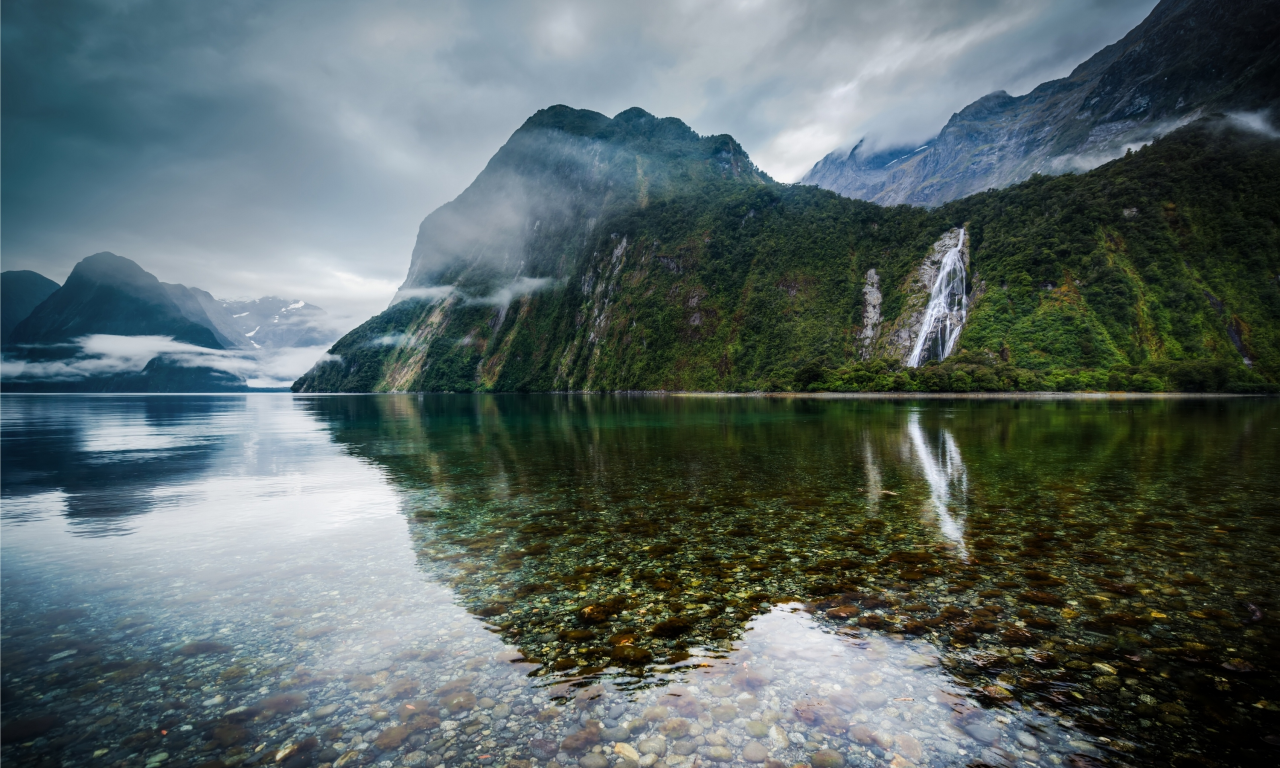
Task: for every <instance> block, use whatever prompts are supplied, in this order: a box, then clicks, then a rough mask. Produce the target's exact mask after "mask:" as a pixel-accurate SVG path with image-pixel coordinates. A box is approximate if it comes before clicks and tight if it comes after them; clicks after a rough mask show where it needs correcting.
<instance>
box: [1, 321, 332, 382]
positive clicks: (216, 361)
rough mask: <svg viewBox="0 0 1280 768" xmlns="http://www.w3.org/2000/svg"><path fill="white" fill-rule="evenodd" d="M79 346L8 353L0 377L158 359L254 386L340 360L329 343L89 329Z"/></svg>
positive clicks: (72, 376)
mask: <svg viewBox="0 0 1280 768" xmlns="http://www.w3.org/2000/svg"><path fill="white" fill-rule="evenodd" d="M58 346H60V347H73V348H77V351H76V352H75V353H74V354H73V355H72V356H71V357H67V358H64V359H61V360H44V361H30V360H18V359H11V358H7V357H6V358H5V359H4V360H3V361H0V378H3V379H4V380H6V381H75V380H79V379H85V378H89V377H93V376H111V375H114V374H120V373H138V372H139V371H141V370H142V369H143V368H145V367H146V366H147V363H149V362H151V361H152V360H154V359H156V358H160V359H163V360H164V361H165V362H168V363H171V364H175V365H179V366H182V367H185V368H212V369H214V370H217V371H223V372H225V373H229V374H232V375H233V376H237V377H240V378H242V379H244V380H245V383H246V384H248V386H250V387H285V386H288V385H290V384H292V383H293V381H294V380H295V379H297V378H298V376H301V375H302V374H303V373H305V372H306V371H307V370H308V369H310V368H311V366H312V365H314V364H315V363H316V361H317V360H320V361H325V360H329V359H336V358H335V357H334V356H332V355H328V354H326V353H325V350H326V348H327V347H326V346H315V347H287V348H283V349H271V350H229V349H208V348H205V347H197V346H195V345H192V344H185V343H183V342H180V341H174V340H173V339H172V338H171V337H169V336H113V335H110V334H91V335H89V336H82V337H80V338H78V339H76V340H75V342H74V343H73V344H70V345H65V344H64V345H58Z"/></svg>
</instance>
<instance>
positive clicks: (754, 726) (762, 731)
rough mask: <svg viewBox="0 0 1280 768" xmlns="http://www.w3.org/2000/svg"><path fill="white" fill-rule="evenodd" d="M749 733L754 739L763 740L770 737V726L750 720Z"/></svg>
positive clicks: (748, 722) (748, 723) (748, 724)
mask: <svg viewBox="0 0 1280 768" xmlns="http://www.w3.org/2000/svg"><path fill="white" fill-rule="evenodd" d="M747 733H749V734H751V736H752V737H753V738H756V739H762V738H764V737H765V736H768V735H769V726H767V725H765V724H764V723H763V722H761V721H759V720H749V721H747Z"/></svg>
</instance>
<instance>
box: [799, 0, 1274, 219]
mask: <svg viewBox="0 0 1280 768" xmlns="http://www.w3.org/2000/svg"><path fill="white" fill-rule="evenodd" d="M1277 40H1280V3H1275V2H1265V3H1259V2H1253V1H1252V0H1161V2H1160V3H1159V4H1158V5H1157V6H1156V7H1155V9H1154V10H1152V11H1151V13H1150V14H1149V15H1148V16H1147V18H1146V19H1144V20H1143V21H1142V23H1140V24H1139V25H1138V26H1136V27H1134V28H1133V29H1132V30H1131V31H1130V32H1129V33H1128V34H1126V35H1125V36H1124V38H1122V39H1121V40H1119V41H1117V42H1116V43H1113V44H1112V45H1109V46H1107V47H1106V48H1103V49H1102V50H1101V51H1099V52H1098V53H1096V54H1094V55H1093V56H1091V57H1090V58H1089V59H1088V60H1087V61H1085V62H1084V63H1082V64H1080V65H1079V66H1077V67H1076V68H1075V70H1074V71H1072V73H1071V74H1070V75H1069V76H1068V77H1065V78H1061V79H1058V80H1051V81H1048V82H1045V83H1041V84H1040V85H1038V86H1036V88H1034V89H1033V90H1032V91H1031V92H1030V93H1027V94H1025V95H1023V96H1010V95H1009V94H1008V93H1006V92H1004V91H996V92H994V93H989V94H987V95H985V96H983V97H982V98H980V99H978V100H976V101H974V102H973V103H971V104H969V105H968V106H966V107H965V108H964V109H961V110H960V111H959V112H957V113H955V114H954V115H952V116H951V119H950V120H949V121H948V122H947V124H946V125H945V126H944V127H943V129H942V131H941V132H940V133H939V134H938V136H937V137H935V138H934V139H932V140H931V141H929V142H927V144H929V149H928V151H926V152H921V153H919V154H918V155H912V156H911V157H910V158H904V159H902V161H900V162H894V163H892V164H888V163H886V164H881V163H877V162H867V160H866V159H865V158H860V157H859V156H855V154H853V153H850V154H849V156H848V157H845V156H844V155H845V153H844V152H843V151H841V152H833V153H831V154H829V155H828V156H827V157H825V158H823V159H822V160H820V161H819V162H818V163H817V164H815V165H814V167H813V168H812V169H810V171H809V172H808V173H807V174H805V176H804V178H803V179H802V181H803V182H805V183H809V184H817V185H818V186H821V187H823V188H826V189H830V190H832V191H834V192H838V193H840V194H842V195H845V196H847V197H853V198H856V199H862V200H870V201H872V202H876V203H881V204H883V205H896V204H900V203H910V204H915V205H929V206H934V205H940V204H942V203H944V202H947V201H948V200H953V199H956V198H960V197H964V196H966V195H969V194H972V193H974V192H980V191H982V190H985V189H990V188H993V187H995V188H1000V187H1005V186H1008V185H1010V184H1014V183H1017V182H1019V181H1023V180H1025V179H1027V178H1029V177H1031V176H1032V175H1033V174H1036V173H1047V174H1053V173H1067V172H1074V171H1082V170H1088V169H1090V168H1093V167H1096V166H1098V165H1100V164H1102V163H1104V162H1106V161H1108V160H1112V159H1115V158H1117V157H1120V156H1122V155H1123V154H1124V153H1125V150H1126V149H1127V148H1131V147H1133V146H1136V145H1139V144H1143V143H1147V142H1150V141H1151V140H1152V139H1153V138H1155V137H1156V136H1158V135H1161V134H1163V133H1167V132H1168V131H1170V130H1172V129H1173V128H1176V127H1177V126H1179V125H1183V124H1186V123H1188V122H1191V121H1192V120H1195V119H1196V118H1197V117H1200V116H1201V115H1205V114H1209V113H1212V112H1225V111H1233V110H1234V111H1252V110H1259V109H1265V108H1272V107H1274V106H1276V105H1277V104H1280V43H1277V42H1276V41H1277ZM855 152H856V149H855ZM860 159H861V161H860Z"/></svg>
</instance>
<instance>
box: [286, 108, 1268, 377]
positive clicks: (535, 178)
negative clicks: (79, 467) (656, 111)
mask: <svg viewBox="0 0 1280 768" xmlns="http://www.w3.org/2000/svg"><path fill="white" fill-rule="evenodd" d="M561 109H564V110H565V111H564V112H562V113H560V114H559V115H557V116H556V117H557V118H558V119H559V120H560V121H561V122H562V123H563V124H562V125H557V126H552V127H550V128H548V127H546V126H545V125H544V126H538V128H537V131H536V133H535V135H534V136H532V137H522V135H521V134H522V132H525V131H526V129H527V128H528V125H526V128H522V129H521V131H518V132H517V134H516V135H515V136H513V138H512V141H511V142H509V143H508V145H507V146H506V147H504V148H503V150H502V151H501V152H499V154H498V155H497V156H495V158H494V160H493V161H492V162H491V163H490V166H489V167H488V168H486V170H485V172H484V174H482V175H481V178H479V179H477V181H476V183H475V184H473V185H472V187H471V188H469V189H468V190H467V192H466V193H464V195H463V196H460V197H459V199H458V201H455V203H451V204H450V206H455V210H454V211H453V212H452V213H451V214H450V215H451V216H452V220H451V221H450V222H449V227H448V228H442V227H440V226H438V224H439V221H438V220H439V219H444V218H446V217H444V216H439V215H438V214H440V211H437V213H436V214H432V216H431V217H428V219H427V220H426V221H425V222H424V223H423V231H422V232H420V235H419V243H418V248H417V249H415V254H414V265H413V267H412V268H411V270H410V280H409V281H406V285H405V288H404V289H402V295H401V297H400V298H404V299H405V300H404V301H401V302H400V303H397V304H395V305H394V306H393V307H391V308H390V309H389V310H388V311H386V312H384V313H383V314H381V315H379V316H378V317H376V318H373V319H372V320H370V321H368V322H367V323H365V324H364V325H362V326H360V327H359V328H357V329H356V330H354V331H352V332H351V333H349V334H348V335H347V336H345V337H344V338H343V339H342V340H340V341H339V342H338V343H337V344H335V345H334V347H333V348H332V349H331V350H330V354H331V356H332V358H330V359H327V360H326V361H323V362H321V363H318V364H317V365H316V367H315V368H314V369H313V370H312V371H310V372H309V373H308V374H306V375H305V376H303V377H302V378H300V379H299V380H298V382H297V383H296V384H295V385H294V390H295V391H306V392H325V391H348V392H350V391H357V392H358V391H391V390H397V391H413V390H426V391H473V390H490V391H545V390H726V391H754V390H772V391H788V390H812V389H835V390H868V389H875V390H923V391H938V390H969V389H987V390H1005V389H1045V388H1065V389H1075V388H1093V389H1102V388H1112V389H1121V388H1123V389H1129V388H1134V389H1213V390H1219V389H1231V388H1234V389H1245V390H1251V389H1259V388H1263V389H1265V388H1267V387H1268V386H1269V385H1274V384H1275V383H1276V382H1277V381H1278V380H1280V379H1278V377H1280V358H1278V357H1277V352H1280V350H1278V349H1277V341H1278V340H1277V336H1276V334H1277V331H1278V329H1280V284H1278V283H1277V273H1278V272H1280V188H1278V185H1280V142H1277V141H1275V140H1273V139H1268V138H1266V137H1263V136H1261V135H1259V134H1256V133H1249V132H1246V131H1243V130H1241V129H1239V128H1237V127H1233V124H1232V123H1230V122H1229V121H1226V120H1223V119H1220V118H1219V119H1212V120H1204V121H1201V122H1199V123H1196V124H1194V125H1193V126H1189V127H1187V128H1184V129H1182V130H1180V131H1177V132H1175V133H1174V134H1171V135H1170V136H1168V137H1165V138H1164V139H1162V140H1159V141H1157V142H1156V143H1155V144H1153V145H1151V146H1149V147H1147V148H1144V149H1143V150H1141V151H1139V152H1137V153H1133V154H1132V155H1130V156H1127V157H1125V158H1122V159H1120V160H1117V161H1114V162H1112V163H1110V164H1108V165H1106V166H1103V167H1101V168H1098V169H1096V170H1094V171H1092V172H1090V173H1088V174H1084V175H1079V176H1073V175H1068V176H1061V177H1056V178H1052V179H1049V178H1042V177H1035V178H1033V179H1031V180H1030V181H1027V182H1025V183H1023V184H1021V185H1019V186H1017V187H1013V188H1010V189H1007V190H1003V191H998V192H988V193H983V194H979V195H975V196H972V197H969V198H966V199H964V200H960V201H956V202H954V203H951V204H949V205H947V206H944V207H942V208H940V209H936V210H932V211H929V210H924V209H919V208H910V207H907V206H899V207H894V208H883V207H880V206H877V205H874V204H870V203H865V202H859V201H853V200H849V199H847V198H842V197H840V196H838V195H836V194H834V193H831V192H827V191H824V190H821V189H818V188H815V187H802V186H790V185H781V184H776V183H773V182H771V181H770V180H768V179H767V178H766V177H764V176H763V175H762V174H759V173H758V172H757V171H755V169H754V168H753V167H752V166H751V165H750V161H749V160H748V159H747V157H746V155H745V153H742V151H741V148H740V147H738V146H737V144H736V143H734V142H733V140H732V139H730V138H729V137H713V138H701V139H699V138H697V137H696V136H693V135H692V131H688V129H687V128H684V131H682V132H680V133H679V134H678V136H679V138H678V139H665V138H664V139H662V140H655V139H654V138H653V137H652V136H650V135H646V133H645V129H644V126H653V125H654V124H657V123H659V122H662V123H666V121H657V120H656V119H655V118H652V117H651V116H648V115H646V114H645V113H643V112H641V111H640V110H629V111H628V112H626V113H623V115H619V116H618V118H615V119H614V120H613V121H608V119H607V118H603V117H602V116H595V117H590V118H589V119H587V118H580V117H579V116H581V115H586V116H590V115H594V113H579V112H576V111H573V110H567V108H561ZM544 112H550V110H547V111H544ZM539 114H540V115H543V114H544V113H539ZM624 116H628V119H627V120H624ZM569 118H573V119H572V120H570V119H569ZM620 120H621V121H623V123H624V125H623V126H621V127H612V126H613V124H615V123H618V122H619V121H620ZM530 122H531V123H532V122H534V121H533V120H531V121H530ZM673 123H678V121H672V122H671V123H667V125H669V126H670V125H672V124H673ZM581 124H587V128H586V129H580V128H579V127H578V126H580V125H581ZM636 124H639V125H640V126H641V128H640V129H639V130H637V129H636V128H635V127H634V126H635V125H636ZM678 125H679V127H681V128H683V127H684V126H683V124H682V123H678ZM624 129H625V130H624ZM650 130H652V129H650ZM575 131H577V132H575ZM611 131H612V132H611ZM533 138H536V147H537V149H536V151H530V152H527V153H525V154H518V153H513V152H508V150H510V149H511V148H512V147H513V145H516V146H517V147H518V146H519V145H521V144H527V145H529V146H531V147H532V146H535V143H534V142H533V141H532V140H531V139H533ZM504 153H507V156H506V157H504ZM512 155H516V156H517V157H518V162H516V161H513V160H512V157H511V156H512ZM568 156H572V157H574V158H577V159H580V158H582V157H584V156H585V157H589V158H601V159H599V160H597V159H592V160H591V162H589V163H583V162H577V163H575V164H572V165H571V167H567V166H569V164H567V163H564V162H562V161H561V160H560V159H557V158H564V157H568ZM500 161H501V162H500ZM584 169H585V170H584ZM641 169H642V170H643V172H642V170H641ZM491 172H493V174H492V179H491V180H486V179H485V175H486V174H491ZM499 172H501V174H505V187H504V185H503V184H495V185H494V187H493V188H491V189H489V190H488V191H487V192H486V194H487V195H488V198H482V197H481V196H480V195H479V194H477V195H475V198H476V199H475V200H472V201H468V206H463V205H461V204H459V203H460V201H463V198H464V197H466V196H468V195H469V194H471V193H473V191H477V192H479V191H483V190H484V186H483V185H482V184H481V182H482V181H486V182H490V181H501V180H502V179H503V176H500V175H499ZM510 187H514V188H517V189H519V190H520V195H521V196H522V197H521V199H522V200H528V199H535V200H544V202H540V203H538V204H537V206H541V207H537V206H534V209H531V208H530V207H529V205H528V204H526V203H522V204H521V205H524V207H523V208H522V207H521V205H508V206H507V207H506V208H500V207H497V206H493V205H489V206H487V207H486V206H485V205H484V204H483V202H484V200H485V199H487V200H489V201H490V202H491V201H493V200H495V199H503V198H502V196H501V194H500V193H501V191H502V189H503V188H510ZM478 188H479V189H478ZM539 189H541V190H545V194H543V195H541V196H539V195H538V193H537V190H539ZM566 190H567V192H566ZM566 201H567V202H566ZM448 207H449V206H446V207H445V208H448ZM445 208H442V209H441V211H444V210H445ZM494 211H498V213H494ZM548 212H550V213H551V214H555V215H554V216H550V217H549V219H548V218H543V217H544V216H548ZM433 219H437V221H433ZM548 220H550V221H551V225H550V226H548V225H547V221H548ZM961 227H963V228H965V230H966V237H967V239H966V240H965V246H964V255H965V258H966V259H967V261H968V264H969V285H968V299H969V304H970V311H969V320H968V322H967V324H966V326H965V328H964V331H963V335H962V336H961V338H960V341H959V344H958V347H957V349H958V351H957V352H956V353H955V354H954V355H952V356H951V357H950V358H948V359H947V360H946V361H944V362H943V363H941V364H939V363H937V362H932V363H928V364H926V365H925V366H923V367H922V368H919V369H908V368H907V367H906V366H905V365H904V361H905V359H906V356H907V353H909V351H910V348H911V345H912V343H913V340H914V336H915V335H918V333H919V327H920V320H921V315H922V309H923V306H924V302H925V299H926V298H927V293H928V289H929V286H930V285H931V283H932V279H933V278H932V275H933V274H934V272H935V271H936V267H937V260H938V258H939V254H940V253H941V251H942V250H945V248H943V245H944V244H947V243H955V242H956V241H957V238H958V236H959V231H958V229H959V228H961ZM440 232H445V233H446V234H447V235H448V236H447V237H445V236H443V235H441V234H440ZM441 244H443V245H441ZM1246 357H1247V358H1248V360H1249V364H1248V365H1246V363H1245V358H1246ZM1249 366H1252V367H1249Z"/></svg>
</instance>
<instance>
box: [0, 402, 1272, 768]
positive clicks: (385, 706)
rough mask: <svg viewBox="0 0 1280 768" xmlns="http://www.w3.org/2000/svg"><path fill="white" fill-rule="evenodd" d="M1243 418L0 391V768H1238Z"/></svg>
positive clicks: (1265, 720)
mask: <svg viewBox="0 0 1280 768" xmlns="http://www.w3.org/2000/svg"><path fill="white" fill-rule="evenodd" d="M1277 405H1278V404H1277V403H1276V402H1275V401H1273V400H1221V399H1219V400H1115V401H1111V400H1102V401H1096V400H1095V401H1079V400H1059V401H963V400H935V401H919V402H912V401H872V400H807V399H751V398H731V399H726V398H658V397H636V398H625V397H570V396H530V397H517V396H485V397H480V396H477V397H471V396H425V397H423V396H415V395H405V396H352V397H312V398H307V397H289V396H274V395H262V396H247V397H243V396H237V397H196V396H190V397H187V396H183V397H23V396H16V397H15V396H9V395H6V396H5V397H4V399H3V403H2V406H3V408H2V411H0V414H2V419H3V425H2V426H3V432H2V433H0V437H2V441H3V444H2V454H0V458H2V464H3V501H2V505H0V512H2V515H3V528H2V533H3V540H2V543H0V545H2V551H0V555H2V558H3V559H2V560H0V571H2V573H0V576H2V578H3V585H2V586H3V637H0V644H2V645H0V651H2V653H3V655H2V662H3V720H4V746H3V753H2V755H0V757H2V758H3V760H4V762H5V763H6V764H7V763H9V762H12V763H13V764H15V765H33V764H48V765H67V766H70V765H130V766H134V765H136V766H147V765H150V766H160V765H164V766H183V765H191V766H195V765H205V764H209V765H211V766H218V765H223V766H232V765H247V766H251V765H267V764H276V763H280V764H283V765H286V766H290V768H295V767H298V766H305V765H322V764H325V763H334V764H335V765H339V766H342V765H360V764H378V765H379V766H387V767H388V768H389V767H390V766H399V765H406V766H419V765H426V766H435V765H439V764H446V765H450V766H454V765H457V766H475V765H491V764H497V765H500V766H501V765H510V764H513V763H514V764H515V765H516V766H517V767H519V768H523V766H524V765H525V764H524V763H521V762H520V761H527V762H528V763H531V764H536V765H549V764H551V763H557V764H559V765H561V766H571V765H578V766H581V768H605V766H608V765H611V764H612V765H614V766H615V767H616V768H635V765H636V764H638V765H644V766H654V765H656V766H658V768H663V767H664V766H676V767H680V766H690V767H692V766H694V765H698V764H700V765H704V766H705V765H710V764H712V763H724V764H735V765H751V764H764V763H766V761H781V762H780V763H773V764H771V765H772V766H774V768H778V766H780V765H793V764H796V763H812V764H813V765H815V766H839V765H847V766H880V765H892V766H894V768H906V767H907V766H910V765H922V766H923V765H973V764H975V763H983V764H988V765H993V766H1000V765H1009V766H1012V765H1031V766H1035V765H1039V766H1058V765H1068V766H1088V765H1102V764H1113V765H1124V764H1128V765H1165V764H1168V763H1169V762H1170V761H1171V760H1173V761H1175V762H1178V763H1179V764H1185V765H1198V764H1204V765H1249V764H1262V765H1269V764H1274V763H1275V761H1276V760H1277V758H1278V757H1280V748H1277V743H1280V704H1278V703H1277V702H1280V685H1278V684H1277V679H1276V674H1275V661H1274V659H1275V657H1276V646H1275V638H1276V630H1277V623H1276V619H1275V611H1276V609H1277V608H1280V606H1277V604H1276V589H1277V586H1280V575H1278V574H1277V565H1276V563H1277V561H1278V560H1280V557H1278V556H1280V509H1278V507H1277V499H1278V498H1280V430H1278V429H1277V427H1278V426H1280V423H1278V422H1277V419H1276V416H1277V415H1278V413H1277V410H1278V408H1277Z"/></svg>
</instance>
